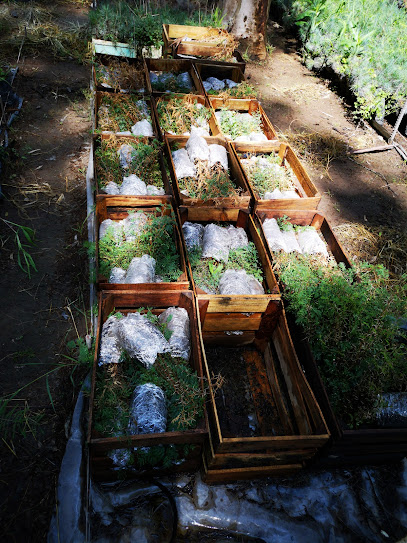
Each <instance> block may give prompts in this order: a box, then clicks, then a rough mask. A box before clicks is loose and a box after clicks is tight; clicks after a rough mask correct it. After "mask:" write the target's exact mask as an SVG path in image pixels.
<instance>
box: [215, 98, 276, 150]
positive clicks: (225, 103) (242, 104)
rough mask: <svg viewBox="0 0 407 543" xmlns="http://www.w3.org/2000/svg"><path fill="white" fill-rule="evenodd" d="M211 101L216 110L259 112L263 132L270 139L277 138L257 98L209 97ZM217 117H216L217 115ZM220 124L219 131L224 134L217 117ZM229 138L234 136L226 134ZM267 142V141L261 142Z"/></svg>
mask: <svg viewBox="0 0 407 543" xmlns="http://www.w3.org/2000/svg"><path fill="white" fill-rule="evenodd" d="M209 102H210V104H211V106H212V108H213V109H214V110H215V111H216V110H219V109H231V110H234V111H238V112H240V113H249V114H250V115H252V114H253V113H259V114H260V117H261V128H262V131H263V133H264V134H265V135H266V137H267V139H268V140H276V139H277V133H276V130H275V128H274V126H273V125H272V124H271V122H270V120H269V118H268V117H267V115H266V113H265V112H264V109H263V108H262V107H261V104H260V103H259V102H258V101H257V100H248V99H239V98H227V99H225V100H223V99H222V98H217V97H212V96H210V97H209ZM215 119H216V117H215ZM216 123H217V125H218V129H219V133H220V134H222V129H221V126H220V123H219V122H218V120H217V119H216ZM225 137H226V138H227V139H228V140H230V141H232V138H230V137H229V136H225ZM261 143H263V144H264V143H267V142H261Z"/></svg>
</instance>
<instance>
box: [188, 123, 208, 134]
mask: <svg viewBox="0 0 407 543" xmlns="http://www.w3.org/2000/svg"><path fill="white" fill-rule="evenodd" d="M190 135H191V136H202V137H208V136H209V132H208V130H206V129H205V128H201V127H200V126H193V125H192V126H191V132H190Z"/></svg>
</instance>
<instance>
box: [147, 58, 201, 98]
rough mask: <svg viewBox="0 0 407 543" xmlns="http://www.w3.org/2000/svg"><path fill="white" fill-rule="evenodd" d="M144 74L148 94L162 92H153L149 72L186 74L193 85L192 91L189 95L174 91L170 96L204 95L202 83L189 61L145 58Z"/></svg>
mask: <svg viewBox="0 0 407 543" xmlns="http://www.w3.org/2000/svg"><path fill="white" fill-rule="evenodd" d="M144 72H145V79H146V81H147V88H148V92H149V93H150V94H156V93H158V94H161V93H162V91H161V92H160V91H157V90H154V88H153V87H152V85H151V79H150V72H169V73H173V74H180V73H184V72H188V74H189V76H190V78H191V81H192V83H193V85H194V89H193V90H192V91H191V93H183V92H178V91H175V92H173V93H172V94H200V95H203V96H204V95H205V90H204V88H203V86H202V82H201V80H200V79H199V77H198V74H197V72H196V70H195V67H194V65H193V64H192V62H191V61H190V60H182V59H167V58H156V59H154V58H146V59H144Z"/></svg>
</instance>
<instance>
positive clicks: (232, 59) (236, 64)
mask: <svg viewBox="0 0 407 543" xmlns="http://www.w3.org/2000/svg"><path fill="white" fill-rule="evenodd" d="M174 58H189V59H191V60H192V61H193V63H194V64H195V66H198V64H202V63H204V64H210V65H211V66H220V67H224V68H229V67H231V68H239V69H240V70H241V71H242V73H244V72H245V70H246V62H245V61H244V60H243V57H242V55H241V54H240V53H239V51H237V50H235V51H233V53H232V55H230V56H229V57H228V58H227V60H219V59H217V58H216V57H194V56H189V57H188V56H187V55H180V54H178V53H175V55H174Z"/></svg>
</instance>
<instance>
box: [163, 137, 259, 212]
mask: <svg viewBox="0 0 407 543" xmlns="http://www.w3.org/2000/svg"><path fill="white" fill-rule="evenodd" d="M188 139H189V136H168V135H166V136H165V144H166V148H167V156H168V159H167V160H168V163H169V164H170V175H171V179H172V186H173V192H174V196H175V198H176V201H177V203H178V205H182V206H217V207H237V208H239V209H249V206H250V199H251V198H250V192H249V188H248V185H247V182H246V180H245V178H244V175H243V174H242V171H241V169H240V168H239V165H238V163H237V159H236V157H235V155H234V154H233V151H232V150H231V148H230V145H229V143H227V142H226V141H225V140H224V139H223V138H220V137H209V138H205V140H206V141H207V143H208V145H211V144H214V143H215V144H217V145H222V146H223V147H225V149H226V151H227V153H228V164H229V170H228V171H229V176H230V179H231V180H232V181H233V183H234V185H235V187H236V188H239V189H241V194H240V195H239V196H237V197H224V198H216V200H215V199H213V198H212V199H208V200H203V199H202V198H201V199H198V198H191V197H189V196H185V195H184V194H182V193H181V189H180V187H179V183H178V178H177V175H176V173H175V166H174V162H173V159H172V155H171V151H172V149H173V146H174V145H177V147H178V148H184V147H185V145H186V143H187V141H188Z"/></svg>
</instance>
